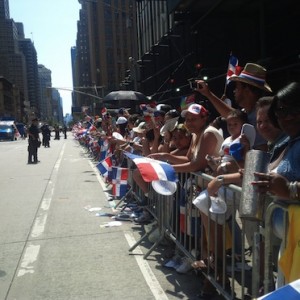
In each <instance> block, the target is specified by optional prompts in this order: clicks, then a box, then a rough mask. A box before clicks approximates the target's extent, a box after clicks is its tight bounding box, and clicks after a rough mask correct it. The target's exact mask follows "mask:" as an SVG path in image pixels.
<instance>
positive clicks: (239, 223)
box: [120, 159, 260, 299]
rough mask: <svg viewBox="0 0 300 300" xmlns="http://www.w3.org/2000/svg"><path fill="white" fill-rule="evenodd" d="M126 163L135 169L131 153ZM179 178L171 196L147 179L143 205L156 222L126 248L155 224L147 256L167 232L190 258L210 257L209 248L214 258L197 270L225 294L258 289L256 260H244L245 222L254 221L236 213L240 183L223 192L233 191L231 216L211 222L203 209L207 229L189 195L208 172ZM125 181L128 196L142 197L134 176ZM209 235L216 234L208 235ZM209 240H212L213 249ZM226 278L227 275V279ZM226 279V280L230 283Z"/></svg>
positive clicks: (192, 195) (196, 191)
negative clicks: (249, 281) (156, 234)
mask: <svg viewBox="0 0 300 300" xmlns="http://www.w3.org/2000/svg"><path fill="white" fill-rule="evenodd" d="M128 165H129V168H130V170H133V165H134V164H133V162H131V161H130V160H129V159H128ZM178 178H179V182H178V188H177V191H176V193H175V194H174V195H172V196H162V195H159V194H157V193H156V192H155V191H154V190H153V189H152V186H151V185H149V195H148V198H149V203H148V206H147V207H146V209H147V210H148V211H149V212H150V213H151V214H152V215H153V217H154V219H155V220H156V222H157V226H158V227H153V229H152V230H151V231H149V232H147V233H145V234H144V235H143V236H142V237H141V238H140V240H138V241H137V242H136V244H135V245H133V246H132V247H131V248H130V249H129V251H133V250H134V249H135V248H136V247H137V246H138V245H140V244H141V243H142V242H143V241H144V240H145V239H146V238H147V237H149V235H150V234H151V233H152V232H153V231H154V230H157V228H158V230H159V238H158V239H157V241H156V242H155V243H154V244H153V245H152V247H151V248H150V249H149V250H148V251H147V253H145V254H144V258H145V259H146V258H147V257H148V256H149V255H150V254H151V252H152V251H153V250H154V249H155V248H156V247H158V246H159V244H160V242H161V241H162V240H163V239H164V238H168V239H169V240H171V241H172V242H174V244H175V245H176V248H177V249H178V250H179V251H180V252H181V253H183V254H184V255H185V256H186V257H187V258H189V259H190V261H191V263H192V261H195V260H199V259H202V260H203V259H205V258H210V257H211V256H212V253H213V261H212V262H211V263H209V264H208V265H207V268H205V269H202V270H201V272H202V274H203V275H204V276H205V277H206V278H207V279H208V280H209V281H210V282H211V283H212V284H213V285H214V286H215V287H216V289H217V290H218V292H219V293H220V294H222V295H223V296H224V297H225V299H234V298H235V297H237V298H239V299H245V295H246V291H247V288H248V292H250V293H251V294H252V295H256V294H257V293H258V291H257V289H258V286H259V285H258V280H259V272H260V268H259V264H260V262H259V260H253V261H252V262H251V261H247V263H246V260H245V249H246V248H248V246H249V245H248V242H247V239H246V232H245V228H246V227H247V226H252V225H251V223H250V225H249V224H248V225H247V222H246V221H245V220H243V219H241V218H240V217H239V214H238V208H239V200H240V196H241V192H242V188H241V187H238V186H235V185H228V186H226V187H225V201H227V200H228V199H227V192H228V193H229V192H230V195H231V196H230V198H231V199H230V200H231V203H232V204H231V205H230V206H228V209H230V210H231V217H230V218H229V219H228V220H226V222H225V223H224V224H223V225H218V226H215V222H213V221H212V220H211V215H210V211H207V215H208V216H209V218H208V220H209V221H208V224H207V228H206V229H207V230H205V228H204V224H203V222H201V217H200V212H199V210H198V209H197V208H196V207H195V206H194V204H193V203H192V201H193V199H194V198H195V197H196V196H197V195H198V194H199V193H200V191H201V190H203V189H205V187H206V186H207V183H208V182H209V181H210V180H211V179H212V177H211V176H209V175H207V174H205V173H200V172H199V173H181V174H178ZM129 184H130V190H129V192H128V194H130V197H134V198H135V199H139V198H140V197H143V193H142V191H141V190H140V189H139V187H138V186H137V185H136V183H135V182H133V180H132V179H131V181H129ZM128 196H129V195H127V196H126V197H128ZM120 202H121V201H120ZM216 221H217V220H216ZM212 235H214V236H215V237H217V238H216V239H214V240H212ZM212 241H213V242H214V244H215V245H214V247H213V249H212V245H211V243H212ZM254 243H255V239H254ZM220 248H221V249H223V251H222V253H221V254H220V253H219V252H220V251H218V249H220ZM209 249H210V250H209ZM218 253H219V254H218ZM237 256H238V257H239V258H240V261H239V263H240V265H241V267H240V268H239V269H237V264H236V262H237V261H236V257H237ZM257 264H258V265H257ZM245 266H247V267H252V270H251V271H249V270H246V268H245ZM247 272H251V274H252V275H251V276H252V281H255V280H256V281H257V282H256V283H253V282H252V284H253V286H252V290H251V287H249V286H247V285H246V279H249V276H250V273H247ZM227 278H228V279H229V278H230V280H229V281H228V280H227ZM228 283H230V288H229V285H228ZM255 289H256V290H255Z"/></svg>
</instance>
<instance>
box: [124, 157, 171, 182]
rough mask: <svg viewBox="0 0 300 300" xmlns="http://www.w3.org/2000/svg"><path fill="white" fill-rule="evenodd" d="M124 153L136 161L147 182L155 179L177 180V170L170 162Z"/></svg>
mask: <svg viewBox="0 0 300 300" xmlns="http://www.w3.org/2000/svg"><path fill="white" fill-rule="evenodd" d="M124 154H125V155H126V156H127V157H129V158H130V159H131V160H132V161H133V162H134V163H135V165H136V166H137V168H138V169H139V171H140V173H141V175H142V177H143V179H144V180H145V181H146V182H151V181H154V180H164V181H173V182H175V181H177V176H176V173H175V170H174V168H173V166H171V165H170V164H168V163H166V162H162V161H159V160H155V159H151V158H148V157H144V156H139V155H135V154H132V153H128V152H125V153H124Z"/></svg>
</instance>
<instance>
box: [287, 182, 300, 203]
mask: <svg viewBox="0 0 300 300" xmlns="http://www.w3.org/2000/svg"><path fill="white" fill-rule="evenodd" d="M288 189H289V194H290V199H291V200H295V199H299V194H298V186H297V181H293V182H290V183H289V186H288Z"/></svg>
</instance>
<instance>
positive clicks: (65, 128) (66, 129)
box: [63, 125, 68, 140]
mask: <svg viewBox="0 0 300 300" xmlns="http://www.w3.org/2000/svg"><path fill="white" fill-rule="evenodd" d="M67 131H68V128H67V126H66V125H65V126H64V128H63V132H64V136H65V140H66V139H67Z"/></svg>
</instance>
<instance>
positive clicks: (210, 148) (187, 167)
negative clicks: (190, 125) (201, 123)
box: [174, 132, 217, 172]
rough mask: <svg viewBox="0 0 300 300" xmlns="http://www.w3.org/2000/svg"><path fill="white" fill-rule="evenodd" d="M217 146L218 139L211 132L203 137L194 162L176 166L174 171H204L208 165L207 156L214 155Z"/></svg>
mask: <svg viewBox="0 0 300 300" xmlns="http://www.w3.org/2000/svg"><path fill="white" fill-rule="evenodd" d="M216 145H217V138H216V137H215V135H214V134H213V133H211V132H207V133H205V134H204V135H203V137H202V140H201V145H200V148H199V150H198V153H197V155H196V158H195V159H194V160H191V161H188V162H186V163H184V164H175V165H174V169H175V171H176V172H197V171H201V170H204V169H205V168H206V167H207V166H208V164H207V160H206V159H205V156H206V155H207V154H209V155H213V153H214V152H215V148H216Z"/></svg>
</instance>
